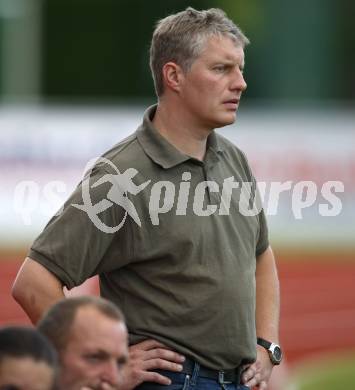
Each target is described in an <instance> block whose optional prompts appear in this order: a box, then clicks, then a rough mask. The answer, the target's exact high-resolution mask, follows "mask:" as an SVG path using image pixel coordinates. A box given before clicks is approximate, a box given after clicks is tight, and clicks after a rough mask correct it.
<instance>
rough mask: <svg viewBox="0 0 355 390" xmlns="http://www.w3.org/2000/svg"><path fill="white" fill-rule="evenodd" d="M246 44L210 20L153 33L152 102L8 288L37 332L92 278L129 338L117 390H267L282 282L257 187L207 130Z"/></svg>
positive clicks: (231, 150) (236, 83)
mask: <svg viewBox="0 0 355 390" xmlns="http://www.w3.org/2000/svg"><path fill="white" fill-rule="evenodd" d="M247 43H248V40H247V38H246V37H245V36H244V35H243V33H242V32H241V31H240V30H239V28H238V27H237V26H236V25H235V24H234V23H233V22H232V21H231V20H229V19H228V18H227V17H226V16H225V14H224V13H223V12H222V11H220V10H216V9H210V10H207V11H196V10H193V9H192V8H188V9H187V10H185V11H183V12H180V13H177V14H175V15H170V16H168V17H167V18H165V19H162V20H161V21H160V22H159V23H158V25H157V27H156V29H155V31H154V34H153V39H152V45H151V52H150V54H151V58H150V65H151V69H152V74H153V78H154V82H155V87H156V92H157V95H158V104H157V105H156V106H153V107H150V108H149V109H148V110H147V111H146V113H145V115H144V118H143V123H142V125H141V126H140V127H139V128H138V130H137V131H136V132H135V133H134V134H132V135H131V136H130V137H128V138H127V139H125V140H123V141H122V142H120V143H119V144H117V145H115V146H114V147H113V148H112V149H111V150H109V151H108V152H107V153H106V154H104V155H103V156H102V158H100V159H99V161H98V162H97V163H96V165H95V166H94V168H93V169H91V170H90V171H89V172H88V173H87V174H86V176H85V178H84V179H83V181H82V182H81V183H80V184H79V186H78V187H77V189H76V191H75V192H74V193H73V195H72V196H71V197H70V199H69V200H68V201H67V202H66V204H65V207H64V210H63V212H62V213H61V214H60V215H59V216H56V217H54V218H52V219H51V221H50V222H49V223H48V225H47V226H46V228H45V229H44V231H43V232H42V233H41V234H40V236H39V237H38V238H37V240H36V241H35V242H34V244H33V245H32V248H31V251H30V253H29V257H28V258H27V259H26V261H25V263H24V265H23V267H22V270H21V271H20V273H19V275H18V278H17V281H16V282H15V285H14V296H15V298H16V299H17V300H18V301H19V303H20V304H21V305H22V306H23V308H24V309H25V310H26V312H27V313H28V315H29V316H30V317H31V319H32V320H33V321H36V320H37V318H38V317H39V315H40V314H41V313H42V312H43V310H45V309H46V308H47V307H48V306H49V305H51V304H52V303H53V302H55V301H56V300H58V299H60V298H61V297H62V296H63V291H62V288H63V285H65V286H66V287H68V288H72V287H74V286H77V285H79V284H81V283H82V282H84V281H85V280H86V279H87V278H89V277H91V276H92V275H95V274H98V275H99V276H100V286H101V294H102V296H104V297H106V298H108V299H110V300H111V301H113V302H115V303H117V305H119V306H120V307H121V309H122V310H123V312H124V314H125V316H126V320H127V326H128V329H129V333H130V343H131V347H130V358H131V364H130V365H129V369H128V375H127V382H126V383H125V384H124V385H123V386H122V388H125V389H131V388H133V387H135V386H136V385H138V384H140V383H142V382H145V383H143V384H141V385H140V388H141V389H156V388H160V386H159V384H165V385H167V384H170V383H172V385H173V386H176V385H179V384H180V385H181V387H184V388H187V387H188V386H189V385H195V386H197V387H198V388H201V389H202V388H203V389H205V388H207V389H211V390H212V389H215V388H216V389H217V388H221V387H223V388H226V387H228V386H229V384H230V383H232V386H234V387H232V388H233V389H236V388H237V389H242V388H243V384H244V385H247V386H249V387H253V386H255V385H258V386H259V388H260V389H265V388H266V386H267V382H268V380H269V377H270V374H271V371H272V367H273V365H274V364H278V363H280V358H281V356H280V349H279V346H278V345H277V342H278V317H279V287H278V278H277V273H276V267H275V261H274V256H273V253H272V250H271V248H270V246H269V242H268V234H267V226H266V221H265V216H264V212H263V211H262V210H260V209H259V208H258V207H257V203H258V202H257V201H256V200H257V193H256V184H255V179H254V177H253V175H252V173H251V170H250V168H249V165H248V163H247V161H246V158H245V156H244V154H243V153H242V152H241V151H240V150H239V149H238V148H237V147H236V146H234V145H233V144H231V143H230V142H229V141H227V140H226V139H225V138H223V137H222V136H220V135H218V134H217V133H215V131H214V129H215V128H218V127H222V126H225V125H228V124H231V123H233V122H234V121H235V119H236V111H237V108H238V105H239V101H240V98H241V94H242V92H243V91H244V90H245V88H246V83H245V81H244V78H243V67H244V47H245V45H246V44H247ZM257 337H258V344H259V345H257ZM267 340H269V341H267ZM156 369H160V370H158V371H156ZM243 370H244V371H243ZM242 371H243V372H242ZM154 382H156V384H154ZM174 388H176V387H174Z"/></svg>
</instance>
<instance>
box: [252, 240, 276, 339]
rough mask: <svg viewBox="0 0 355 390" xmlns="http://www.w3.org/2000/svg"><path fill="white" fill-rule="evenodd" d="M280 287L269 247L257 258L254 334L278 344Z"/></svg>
mask: <svg viewBox="0 0 355 390" xmlns="http://www.w3.org/2000/svg"><path fill="white" fill-rule="evenodd" d="M279 317H280V287H279V279H278V276H277V270H276V264H275V258H274V254H273V252H272V249H271V247H269V248H268V249H267V250H266V251H265V252H264V253H262V254H261V255H260V256H258V258H257V265H256V334H257V336H258V337H262V338H265V339H266V340H269V341H272V342H274V343H278V342H279Z"/></svg>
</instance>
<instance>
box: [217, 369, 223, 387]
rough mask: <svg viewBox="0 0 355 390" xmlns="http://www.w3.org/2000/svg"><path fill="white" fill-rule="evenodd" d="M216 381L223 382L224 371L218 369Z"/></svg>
mask: <svg viewBox="0 0 355 390" xmlns="http://www.w3.org/2000/svg"><path fill="white" fill-rule="evenodd" d="M218 383H219V384H223V383H224V371H219V373H218Z"/></svg>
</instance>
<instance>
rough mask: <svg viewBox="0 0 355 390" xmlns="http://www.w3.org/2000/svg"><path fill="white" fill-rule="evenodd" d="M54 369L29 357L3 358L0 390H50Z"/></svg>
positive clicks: (0, 367)
mask: <svg viewBox="0 0 355 390" xmlns="http://www.w3.org/2000/svg"><path fill="white" fill-rule="evenodd" d="M54 377H55V375H54V369H53V368H52V367H50V366H49V365H48V364H47V363H45V362H43V361H38V360H34V359H33V358H31V357H5V358H4V359H3V360H2V362H1V363H0V390H2V389H13V390H15V389H16V390H51V389H52V388H53V384H54Z"/></svg>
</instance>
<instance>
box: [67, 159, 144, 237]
mask: <svg viewBox="0 0 355 390" xmlns="http://www.w3.org/2000/svg"><path fill="white" fill-rule="evenodd" d="M102 162H104V163H105V164H108V165H110V166H111V167H112V168H113V169H114V171H115V172H116V174H106V175H104V176H102V177H101V178H100V179H99V180H97V181H96V182H95V183H94V184H93V185H92V186H91V188H96V187H98V186H100V185H102V184H104V183H111V184H112V186H111V188H110V190H109V191H108V193H107V198H108V199H102V200H100V201H99V202H98V203H96V204H94V205H93V204H92V200H91V196H90V174H88V175H86V177H85V179H84V180H83V182H82V195H83V202H84V203H83V204H73V205H72V206H74V207H76V208H77V209H79V210H82V211H84V212H85V213H86V214H87V215H88V217H89V218H90V219H91V221H92V222H93V224H94V225H95V226H96V227H97V228H98V229H99V230H101V231H102V232H104V233H115V232H117V231H118V230H119V229H120V228H121V227H122V226H123V224H124V223H125V221H126V218H127V215H129V216H130V217H131V218H132V219H133V220H134V222H135V223H136V224H137V225H138V226H139V227H141V226H142V224H141V220H140V218H139V216H138V213H137V210H136V208H135V206H134V204H133V202H132V201H131V200H130V199H128V196H127V195H128V194H132V195H137V194H139V193H140V192H141V191H143V190H144V188H145V187H147V185H148V184H149V183H150V182H151V180H148V181H146V182H144V183H142V184H140V185H136V184H134V182H133V178H134V177H135V176H136V174H137V173H138V171H137V170H136V169H134V168H128V169H127V170H126V171H125V172H123V173H121V172H120V171H119V170H118V168H117V167H116V166H115V165H114V164H113V163H112V161H110V160H108V159H106V158H103V157H100V158H99V160H97V161H96V163H102ZM90 173H91V171H90ZM114 204H116V205H118V206H120V207H122V208H123V209H124V210H125V213H124V216H123V218H122V221H121V222H120V223H119V224H118V226H113V227H111V226H107V225H106V224H105V223H103V222H102V221H101V219H100V218H99V217H98V214H100V213H102V212H103V211H105V210H107V209H109V208H110V207H112V206H113V205H114Z"/></svg>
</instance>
